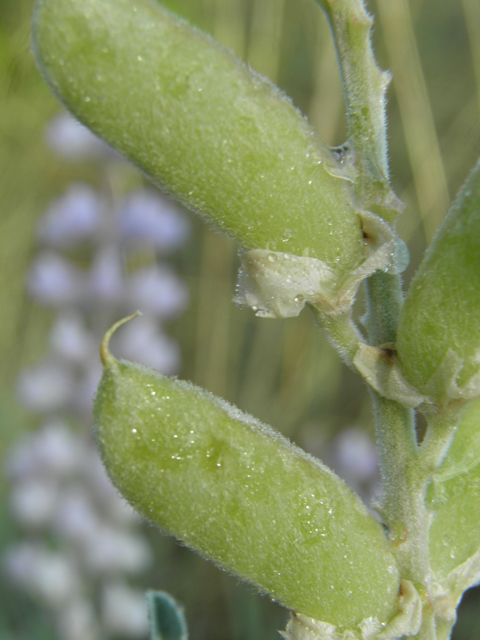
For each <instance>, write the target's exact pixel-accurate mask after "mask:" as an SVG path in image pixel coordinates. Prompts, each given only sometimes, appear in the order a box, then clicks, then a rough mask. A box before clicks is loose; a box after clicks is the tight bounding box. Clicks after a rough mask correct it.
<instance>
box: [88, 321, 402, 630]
mask: <svg viewBox="0 0 480 640" xmlns="http://www.w3.org/2000/svg"><path fill="white" fill-rule="evenodd" d="M118 324H121V323H118ZM118 324H117V325H116V326H118ZM116 326H114V327H113V329H112V330H111V331H110V332H109V333H108V334H107V335H106V337H105V339H104V343H103V345H102V357H103V360H104V365H105V367H104V374H103V377H102V381H101V384H100V387H99V390H98V394H97V397H96V401H95V418H96V438H97V442H98V444H99V447H100V450H101V454H102V457H103V460H104V463H105V465H106V468H107V470H108V473H109V475H110V477H111V478H112V481H113V482H114V484H115V485H116V486H117V488H118V489H119V490H120V491H121V493H122V494H123V495H124V496H125V497H126V498H127V500H128V501H129V502H130V503H131V504H132V505H133V506H134V507H135V508H136V509H138V510H139V511H140V513H142V514H143V515H144V516H145V517H146V518H148V520H150V521H151V522H153V523H154V524H156V525H158V526H159V527H160V528H161V529H162V530H163V531H165V532H167V533H170V534H173V535H175V536H176V537H177V538H178V539H180V540H181V541H182V542H184V543H185V544H186V545H188V546H189V547H192V548H193V549H196V550H197V551H199V552H200V553H201V554H202V555H204V556H206V557H208V558H210V559H212V560H214V561H215V562H216V563H217V564H219V565H220V566H222V567H223V568H225V569H227V570H229V571H232V572H233V573H234V574H236V575H237V576H239V577H240V578H242V579H244V580H247V581H249V582H251V583H253V584H254V585H256V586H257V587H258V588H259V589H261V590H262V591H263V592H266V593H268V594H270V596H271V597H273V598H274V599H275V600H277V601H279V602H280V603H282V604H284V605H285V606H287V607H289V608H290V609H293V610H295V611H299V612H301V613H304V614H305V615H308V616H310V617H313V618H316V619H318V620H324V621H326V622H328V623H330V624H333V625H337V626H340V627H346V628H354V627H355V626H356V625H358V624H359V623H360V622H361V621H362V620H364V619H366V618H369V617H371V616H374V617H376V618H378V619H379V621H380V622H382V623H383V622H387V621H388V620H390V618H391V617H392V615H393V614H394V613H395V611H396V605H397V596H398V589H399V576H398V570H397V567H396V564H395V560H394V558H393V556H392V554H391V552H390V549H389V546H388V543H387V539H386V536H385V535H384V532H383V529H382V527H381V525H380V524H379V523H378V522H377V521H376V520H375V519H374V518H373V517H372V516H371V515H369V514H368V512H367V510H366V509H365V507H364V506H363V504H362V503H361V501H360V499H359V498H358V497H357V496H356V495H355V494H354V493H353V492H352V491H350V489H348V487H347V486H346V485H345V484H344V483H343V482H342V481H341V480H340V479H339V478H338V477H337V476H336V475H335V474H334V473H333V472H332V471H331V470H330V469H328V468H327V467H325V466H324V465H323V464H321V463H320V462H319V461H318V460H316V459H314V458H312V457H311V456H309V455H307V454H306V453H305V452H304V451H302V450H301V449H299V448H298V447H296V446H294V445H293V444H292V443H290V442H289V441H288V440H287V439H286V438H284V437H283V436H281V435H280V434H279V433H276V432H275V431H273V430H272V429H271V428H270V427H267V426H265V425H263V424H261V423H260V422H258V421H257V420H255V419H254V418H252V417H251V416H248V415H245V414H244V413H242V412H240V411H239V410H238V409H236V408H235V407H232V406H231V405H229V404H227V403H226V402H224V401H222V400H221V399H219V398H216V397H214V396H212V395H211V394H209V393H207V392H206V391H204V390H202V389H199V388H198V387H195V386H193V385H192V384H189V383H186V382H183V381H180V380H174V379H171V378H166V377H163V376H161V375H160V374H159V373H157V372H154V371H151V370H149V369H146V368H145V367H141V366H139V365H137V364H134V363H131V362H126V361H117V360H116V359H115V358H113V356H112V355H111V354H110V353H109V352H108V339H109V337H110V334H111V332H112V331H113V330H115V328H116Z"/></svg>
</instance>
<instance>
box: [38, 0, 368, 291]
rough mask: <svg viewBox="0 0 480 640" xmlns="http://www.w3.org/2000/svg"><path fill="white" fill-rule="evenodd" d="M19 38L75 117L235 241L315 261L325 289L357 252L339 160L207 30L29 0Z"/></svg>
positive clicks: (144, 9)
mask: <svg viewBox="0 0 480 640" xmlns="http://www.w3.org/2000/svg"><path fill="white" fill-rule="evenodd" d="M33 42H34V51H35V54H36V56H37V60H38V62H39V65H40V67H41V70H42V72H43V73H44V75H45V77H46V79H47V80H48V82H49V83H50V85H51V88H52V90H53V91H54V93H55V94H56V95H57V96H58V97H59V98H60V100H61V101H62V102H63V103H64V104H65V105H66V106H67V107H68V108H69V109H70V110H71V111H72V112H73V113H74V114H75V115H76V116H77V118H79V119H80V120H81V121H82V122H83V123H85V124H87V125H88V126H89V127H91V129H92V130H93V131H94V132H95V133H97V134H98V135H99V136H101V137H102V138H104V139H105V140H106V141H107V142H109V143H110V144H111V145H112V146H114V147H115V148H116V149H118V150H119V151H120V152H121V153H123V154H124V155H125V156H126V157H127V158H129V159H130V160H131V161H132V162H134V163H135V164H136V165H138V166H139V167H140V168H141V169H143V171H145V172H146V173H147V174H148V175H149V176H150V177H151V178H152V179H153V180H155V181H157V182H158V183H160V184H161V185H163V186H164V188H166V189H167V190H168V191H169V192H171V193H172V194H174V195H175V196H176V197H177V198H179V199H180V200H181V201H183V202H184V203H185V204H186V205H188V206H189V207H191V208H193V209H194V210H196V211H198V212H200V213H202V214H204V215H205V216H206V217H207V218H208V219H209V220H210V221H212V222H213V223H215V225H217V226H218V227H220V228H221V229H223V230H224V231H226V232H227V233H228V234H231V235H232V236H234V237H236V238H237V239H238V240H239V241H240V242H241V243H242V244H243V246H244V247H245V248H246V249H257V248H259V249H268V250H270V251H277V252H287V253H291V254H295V255H298V256H303V255H306V256H310V257H311V258H316V259H319V260H321V261H323V262H325V263H326V264H327V266H328V267H330V268H332V269H333V270H334V271H335V273H336V276H337V281H338V286H339V287H340V286H341V284H342V276H343V274H346V273H349V272H351V271H352V270H353V269H355V268H357V267H358V266H359V265H360V264H361V263H362V262H363V261H364V260H365V258H366V256H367V251H366V248H365V246H364V241H363V236H362V230H361V223H360V219H359V215H358V211H357V210H356V209H355V207H354V206H353V205H352V197H351V194H350V190H349V187H348V185H349V182H348V180H347V176H346V175H345V174H344V173H343V169H342V167H341V165H340V164H339V162H337V160H336V159H335V158H334V157H333V155H332V153H331V152H330V150H329V149H328V148H327V147H326V146H325V145H324V144H323V143H322V141H321V140H320V139H319V137H318V136H317V135H316V134H315V132H314V131H313V130H312V129H311V128H310V126H309V124H308V122H307V121H306V120H305V119H304V118H303V117H302V116H301V114H300V113H299V112H298V111H297V110H296V109H295V108H294V106H293V105H292V103H291V102H290V100H289V99H288V98H286V97H285V96H284V95H283V94H282V93H281V92H280V91H279V90H278V89H277V88H276V87H275V86H274V85H272V84H271V83H270V82H269V81H268V80H267V79H265V78H262V77H260V76H259V75H258V74H256V73H255V72H253V71H252V70H250V69H249V68H247V67H246V66H245V65H244V64H243V63H241V62H240V61H238V60H237V59H236V58H234V57H233V56H232V55H231V54H230V53H229V52H228V51H226V50H225V49H223V48H222V47H221V46H220V45H218V44H217V43H216V42H214V41H213V40H212V39H211V38H210V37H208V36H206V35H204V34H202V33H201V32H200V31H198V30H197V29H194V28H192V27H190V26H189V25H188V24H187V23H186V22H184V21H182V20H180V19H178V18H176V17H175V16H174V15H172V14H171V13H169V12H167V11H166V10H164V9H163V8H162V7H160V6H159V5H158V4H157V3H155V2H153V1H150V0H135V1H133V0H39V1H38V2H37V5H36V11H35V18H34V28H33ZM337 176H340V177H337Z"/></svg>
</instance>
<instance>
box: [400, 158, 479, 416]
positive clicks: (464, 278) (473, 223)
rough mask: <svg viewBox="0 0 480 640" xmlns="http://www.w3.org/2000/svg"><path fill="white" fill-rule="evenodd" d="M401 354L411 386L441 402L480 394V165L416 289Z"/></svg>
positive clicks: (405, 313) (405, 314)
mask: <svg viewBox="0 0 480 640" xmlns="http://www.w3.org/2000/svg"><path fill="white" fill-rule="evenodd" d="M397 353H398V357H399V360H400V363H401V365H402V367H403V372H404V374H405V376H406V378H407V380H408V382H410V384H412V385H413V386H415V387H416V388H417V389H418V390H419V391H420V392H421V393H423V394H425V395H426V396H428V397H429V398H432V399H433V400H434V401H435V402H438V403H440V404H447V403H448V402H449V401H450V400H455V399H460V398H469V397H474V396H476V395H478V394H480V374H479V372H480V162H479V163H478V164H477V165H476V167H475V168H474V170H473V171H472V173H471V175H470V176H469V178H468V180H467V182H466V183H465V185H464V186H463V188H462V189H461V191H460V193H459V194H458V196H457V198H456V200H455V202H454V203H453V205H452V207H451V209H450V211H449V213H448V215H447V217H446V218H445V221H444V222H443V224H442V226H441V227H440V229H439V231H438V233H437V235H436V236H435V239H434V240H433V243H432V245H431V247H430V248H429V250H428V251H427V254H426V255H425V258H424V259H423V262H422V263H421V265H420V267H419V269H418V272H417V274H416V275H415V278H414V279H413V281H412V284H411V285H410V289H409V291H408V295H407V298H406V300H405V305H404V307H403V310H402V313H401V317H400V323H399V327H398V333H397Z"/></svg>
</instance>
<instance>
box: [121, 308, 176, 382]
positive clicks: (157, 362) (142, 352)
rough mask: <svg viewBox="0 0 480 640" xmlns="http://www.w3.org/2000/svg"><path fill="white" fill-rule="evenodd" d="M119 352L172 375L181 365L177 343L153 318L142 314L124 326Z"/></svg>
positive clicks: (129, 358) (130, 358) (128, 358)
mask: <svg viewBox="0 0 480 640" xmlns="http://www.w3.org/2000/svg"><path fill="white" fill-rule="evenodd" d="M116 345H117V346H116V348H117V349H118V353H119V354H121V355H122V356H123V357H124V358H126V359H127V360H135V361H136V362H140V363H142V364H144V365H146V366H147V367H152V368H153V369H157V370H158V371H161V372H162V373H165V374H167V375H171V374H173V373H177V371H178V369H179V367H180V349H179V347H178V345H177V343H176V342H175V341H174V340H172V339H171V338H169V337H168V336H166V335H165V334H164V333H162V332H161V331H160V330H159V327H158V324H157V322H155V320H153V319H152V318H149V317H146V316H141V317H140V318H136V319H135V321H134V322H130V323H128V324H127V325H125V326H124V327H123V328H122V331H121V333H119V337H118V341H117V343H116Z"/></svg>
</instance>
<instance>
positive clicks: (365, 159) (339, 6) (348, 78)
mask: <svg viewBox="0 0 480 640" xmlns="http://www.w3.org/2000/svg"><path fill="white" fill-rule="evenodd" d="M317 2H318V4H319V5H320V6H321V7H322V9H324V11H325V13H326V15H327V17H328V20H329V23H330V28H331V30H332V34H333V39H334V42H335V47H336V50H337V56H338V60H339V64H340V72H341V76H342V82H343V87H344V91H345V100H346V105H347V118H348V124H349V131H350V137H349V144H350V145H351V146H352V147H353V149H354V156H355V165H356V169H357V171H358V176H357V179H356V181H355V189H356V193H355V195H356V198H357V200H358V201H359V202H361V203H363V205H364V206H365V208H367V209H369V210H371V211H374V212H376V213H379V214H380V215H382V216H383V217H385V219H387V220H389V221H392V220H393V219H394V218H395V217H396V215H397V214H398V210H399V208H400V206H399V205H400V203H399V201H398V199H397V198H396V196H395V194H394V193H393V191H392V190H391V188H390V185H389V182H388V158H387V135H386V132H387V121H386V115H385V93H386V90H387V87H388V84H389V82H390V74H389V73H388V72H385V71H382V70H381V69H380V68H379V67H378V65H377V63H376V62H375V58H374V55H373V51H372V47H371V42H370V31H371V27H372V24H373V20H372V18H371V17H370V15H369V14H368V13H367V12H366V10H365V7H364V4H363V1H362V0H317Z"/></svg>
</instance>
